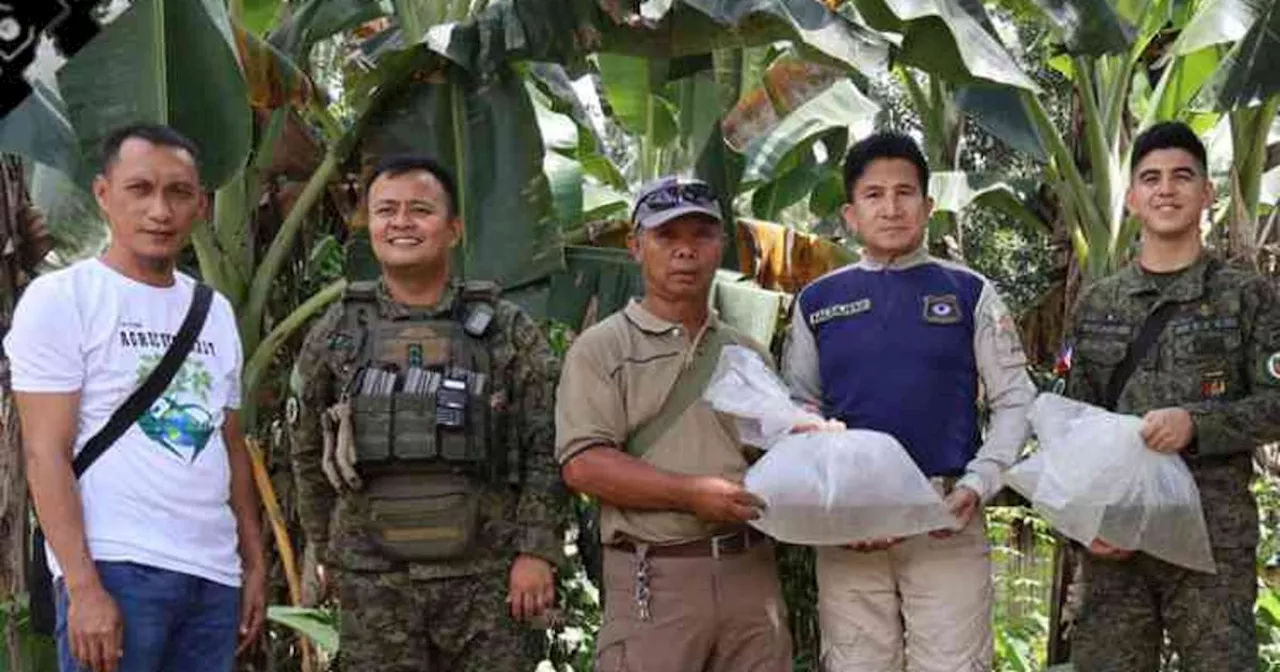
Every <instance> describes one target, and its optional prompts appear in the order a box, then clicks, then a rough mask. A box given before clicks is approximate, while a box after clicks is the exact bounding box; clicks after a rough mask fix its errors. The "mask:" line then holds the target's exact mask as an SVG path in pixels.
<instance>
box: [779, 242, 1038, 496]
mask: <svg viewBox="0 0 1280 672" xmlns="http://www.w3.org/2000/svg"><path fill="white" fill-rule="evenodd" d="M782 366H783V375H784V377H785V379H786V381H787V384H788V385H789V386H790V387H791V391H792V394H793V395H794V396H795V397H796V398H797V399H800V400H802V401H805V402H808V403H813V404H816V405H819V406H820V407H821V408H822V410H823V414H824V415H826V416H827V417H831V418H837V419H839V420H842V421H843V422H844V423H845V424H846V425H847V426H848V427H850V428H851V429H872V430H876V431H880V432H884V433H886V434H890V435H892V436H893V437H895V438H897V439H898V441H899V442H900V443H902V445H903V446H904V447H905V448H906V449H907V452H908V453H909V454H910V455H911V457H912V459H914V460H915V462H916V464H917V465H919V467H920V469H921V471H923V472H924V474H925V475H926V476H929V477H934V476H953V477H957V478H959V479H960V480H959V482H958V483H957V486H965V487H968V488H971V489H973V490H974V491H975V492H977V493H978V494H979V495H981V496H982V498H983V499H984V500H986V499H989V498H990V497H992V496H994V495H995V493H996V492H997V491H999V489H1000V487H1001V480H1000V477H1001V474H1002V473H1003V471H1004V470H1005V469H1007V468H1009V467H1010V466H1011V465H1012V464H1013V463H1014V462H1015V461H1016V460H1017V457H1018V452H1019V451H1020V449H1021V448H1022V445H1023V443H1024V442H1025V441H1026V440H1027V437H1028V435H1029V433H1030V427H1029V425H1028V421H1027V408H1028V406H1029V405H1030V403H1031V401H1032V400H1033V399H1034V398H1035V394H1036V390H1035V386H1034V385H1033V384H1032V382H1031V379H1030V377H1029V376H1028V375H1027V371H1026V356H1025V355H1024V354H1023V350H1022V344H1021V341H1020V340H1019V336H1018V332H1017V329H1016V327H1015V326H1014V322H1013V318H1012V317H1011V316H1010V314H1009V311H1008V309H1007V308H1006V307H1005V304H1004V302H1003V301H1002V300H1001V299H1000V296H999V295H998V294H997V293H996V290H995V288H994V287H993V286H992V284H991V283H990V282H989V281H988V280H987V279H986V278H984V277H982V276H981V275H979V274H978V273H975V272H974V271H972V270H970V269H968V268H965V267H964V266H961V265H959V264H954V263H951V262H947V261H942V260H939V259H935V258H933V257H930V256H929V255H928V253H927V252H926V251H925V250H924V249H923V248H921V249H920V250H918V251H916V252H914V253H912V254H909V255H906V256H903V257H899V258H897V259H894V260H893V261H892V262H890V263H889V264H882V263H877V262H873V261H870V260H865V259H864V260H863V261H860V262H858V263H856V264H852V265H850V266H846V267H844V268H840V269H838V270H835V271H833V272H831V273H828V274H827V275H825V276H823V277H821V278H818V279H817V280H815V281H813V282H812V283H810V284H809V285H807V286H806V287H805V288H804V289H803V290H801V291H800V294H799V295H798V296H797V298H796V306H795V308H794V312H793V317H792V321H791V327H790V332H789V333H788V337H787V345H786V349H785V351H784V354H783V363H782ZM984 391H985V397H986V400H987V402H988V407H989V410H990V423H989V428H988V431H987V432H986V439H985V441H984V440H983V435H982V431H981V427H980V424H979V416H978V400H979V399H980V398H981V396H982V395H983V394H984Z"/></svg>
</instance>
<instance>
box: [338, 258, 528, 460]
mask: <svg viewBox="0 0 1280 672" xmlns="http://www.w3.org/2000/svg"><path fill="white" fill-rule="evenodd" d="M376 288H377V283H375V282H356V283H352V284H351V286H350V287H349V288H348V289H347V292H346V295H345V296H344V299H343V307H344V310H343V321H344V323H343V325H342V328H343V329H344V331H345V332H346V333H348V334H352V335H353V336H354V337H355V338H356V339H357V343H356V351H357V355H356V360H355V362H354V364H355V366H354V369H353V370H354V371H355V373H354V374H353V375H352V378H351V379H350V380H349V381H348V383H347V389H346V396H347V397H349V398H350V400H351V410H352V425H353V430H354V434H355V445H356V458H357V466H358V468H359V470H360V472H361V474H362V475H365V476H370V477H376V476H379V475H382V474H403V473H405V472H406V471H414V472H417V471H438V472H455V473H465V474H467V475H471V476H477V477H482V478H485V479H492V480H494V481H499V480H505V479H506V478H508V477H509V476H511V474H512V472H514V471H515V470H513V469H508V468H507V461H508V456H507V454H506V447H505V444H506V443H507V442H506V441H501V440H498V439H499V438H500V437H499V436H498V435H497V433H496V432H495V429H496V427H495V424H496V423H495V422H494V420H495V418H494V415H495V412H494V410H493V409H492V408H491V403H490V399H491V398H492V395H493V394H494V391H495V390H494V385H495V383H496V381H495V380H494V378H493V371H492V361H491V357H490V353H489V350H488V347H487V343H486V336H487V334H488V333H489V330H490V328H491V326H490V322H492V320H493V317H494V315H495V304H496V303H497V298H498V287H497V285H495V284H493V283H488V282H467V283H465V284H464V285H463V286H462V287H460V288H459V291H458V292H457V294H456V297H455V299H454V303H453V306H452V307H451V308H450V310H449V312H448V313H446V314H440V315H426V314H424V313H421V312H419V313H413V312H410V313H409V314H406V315H404V316H401V317H396V318H390V317H384V316H382V315H381V314H380V312H379V310H378V303H377V298H376Z"/></svg>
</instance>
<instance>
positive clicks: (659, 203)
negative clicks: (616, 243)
mask: <svg viewBox="0 0 1280 672" xmlns="http://www.w3.org/2000/svg"><path fill="white" fill-rule="evenodd" d="M691 214H696V215H706V216H707V217H711V218H712V219H714V220H716V221H718V222H723V221H724V216H723V215H722V214H721V213H720V203H719V201H717V200H716V194H715V191H714V190H712V188H711V185H709V184H707V183H706V182H703V181H702V180H698V179H693V178H684V179H681V178H679V177H674V176H669V177H663V178H660V179H658V180H656V181H654V182H650V183H649V184H647V185H645V186H644V187H643V188H642V189H641V190H640V194H639V195H638V196H637V197H636V205H635V208H634V209H633V210H632V211H631V223H632V225H633V227H634V228H636V229H639V228H641V227H643V228H646V229H654V228H657V227H659V226H662V225H663V224H666V223H667V222H669V221H671V220H673V219H675V218H677V217H682V216H684V215H691Z"/></svg>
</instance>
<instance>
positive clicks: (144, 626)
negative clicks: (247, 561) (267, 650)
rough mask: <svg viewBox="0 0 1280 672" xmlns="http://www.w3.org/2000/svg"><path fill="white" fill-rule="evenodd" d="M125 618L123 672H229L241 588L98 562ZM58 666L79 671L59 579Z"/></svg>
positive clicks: (63, 671)
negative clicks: (73, 653)
mask: <svg viewBox="0 0 1280 672" xmlns="http://www.w3.org/2000/svg"><path fill="white" fill-rule="evenodd" d="M94 564H96V565H97V568H98V575H99V576H100V577H101V578H102V585H103V587H105V588H106V589H107V592H108V593H110V594H111V597H112V598H113V599H114V600H115V601H116V606H117V607H119V609H120V614H121V616H122V617H123V618H124V658H123V659H121V661H120V667H119V671H120V672H194V671H196V670H199V671H200V672H230V670H231V669H232V665H233V664H234V663H235V657H236V644H237V642H238V639H239V631H240V590H239V589H238V588H232V587H230V586H224V585H222V584H219V583H214V582H212V581H207V580H205V579H201V578H198V577H195V576H191V575H189V574H182V573H179V572H171V571H168V570H164V569H157V568H155V567H148V566H146V565H139V564H137V563H133V562H98V563H94ZM55 587H56V589H57V602H58V625H57V630H56V631H55V633H54V634H55V636H56V637H57V640H58V669H59V670H60V672H81V670H83V669H85V668H83V667H82V666H81V665H80V664H79V662H78V661H76V659H75V657H74V656H72V654H71V641H70V639H69V638H68V637H67V607H68V604H67V590H66V586H65V585H64V583H63V581H62V579H58V580H57V581H56V582H55Z"/></svg>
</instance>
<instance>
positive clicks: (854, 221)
mask: <svg viewBox="0 0 1280 672" xmlns="http://www.w3.org/2000/svg"><path fill="white" fill-rule="evenodd" d="M840 218H841V219H843V220H844V228H845V229H847V230H848V231H849V235H851V236H854V237H855V238H856V237H857V236H858V215H857V211H856V210H854V208H853V203H845V204H844V205H842V206H840Z"/></svg>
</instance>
